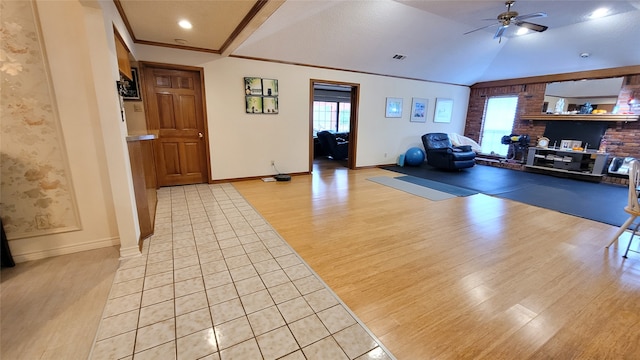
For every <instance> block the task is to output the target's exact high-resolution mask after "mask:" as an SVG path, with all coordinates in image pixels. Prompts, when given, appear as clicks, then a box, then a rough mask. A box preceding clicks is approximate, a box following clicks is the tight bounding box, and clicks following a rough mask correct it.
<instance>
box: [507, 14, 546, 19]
mask: <svg viewBox="0 0 640 360" xmlns="http://www.w3.org/2000/svg"><path fill="white" fill-rule="evenodd" d="M537 17H547V13H544V12H537V13H531V14H525V15H519V16H516V17H515V18H514V20H526V19H533V18H537Z"/></svg>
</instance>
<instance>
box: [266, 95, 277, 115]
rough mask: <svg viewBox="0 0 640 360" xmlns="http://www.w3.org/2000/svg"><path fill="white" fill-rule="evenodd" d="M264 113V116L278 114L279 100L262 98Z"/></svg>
mask: <svg viewBox="0 0 640 360" xmlns="http://www.w3.org/2000/svg"><path fill="white" fill-rule="evenodd" d="M262 112H263V113H264V114H277V113H278V98H277V97H268V96H265V97H263V98H262Z"/></svg>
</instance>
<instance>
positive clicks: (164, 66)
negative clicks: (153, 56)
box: [138, 61, 204, 73]
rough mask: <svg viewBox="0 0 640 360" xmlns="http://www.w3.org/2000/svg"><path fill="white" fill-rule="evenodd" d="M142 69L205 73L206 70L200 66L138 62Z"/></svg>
mask: <svg viewBox="0 0 640 360" xmlns="http://www.w3.org/2000/svg"><path fill="white" fill-rule="evenodd" d="M138 64H139V65H140V67H141V68H142V67H145V66H146V67H157V68H162V69H170V70H184V71H198V72H201V73H204V68H202V67H200V66H190V65H176V64H165V63H159V62H153V61H138Z"/></svg>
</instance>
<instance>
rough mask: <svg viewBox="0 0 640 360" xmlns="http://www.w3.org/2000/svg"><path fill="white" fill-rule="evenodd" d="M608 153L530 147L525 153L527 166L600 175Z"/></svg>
mask: <svg viewBox="0 0 640 360" xmlns="http://www.w3.org/2000/svg"><path fill="white" fill-rule="evenodd" d="M608 157H609V154H607V153H599V152H597V151H594V150H587V151H572V150H561V149H552V148H539V147H531V148H529V152H528V154H527V164H526V165H525V166H526V167H528V168H532V169H540V170H548V171H555V172H562V173H567V174H576V175H582V176H593V177H602V176H604V172H605V166H606V164H607V158H608Z"/></svg>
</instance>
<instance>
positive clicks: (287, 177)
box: [274, 174, 291, 181]
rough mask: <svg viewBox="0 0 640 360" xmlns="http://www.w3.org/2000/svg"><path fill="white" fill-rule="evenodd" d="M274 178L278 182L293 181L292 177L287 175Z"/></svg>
mask: <svg viewBox="0 0 640 360" xmlns="http://www.w3.org/2000/svg"><path fill="white" fill-rule="evenodd" d="M274 178H275V179H276V181H291V175H287V174H278V175H274Z"/></svg>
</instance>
